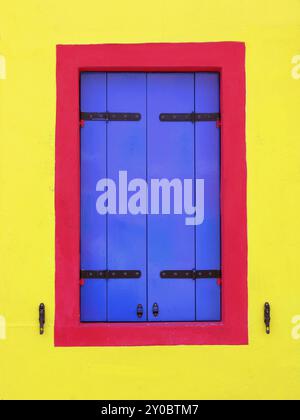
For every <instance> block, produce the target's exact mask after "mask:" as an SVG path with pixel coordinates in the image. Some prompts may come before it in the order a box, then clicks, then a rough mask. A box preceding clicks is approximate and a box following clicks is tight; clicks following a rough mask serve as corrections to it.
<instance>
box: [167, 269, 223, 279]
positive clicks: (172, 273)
mask: <svg viewBox="0 0 300 420" xmlns="http://www.w3.org/2000/svg"><path fill="white" fill-rule="evenodd" d="M221 276H222V272H221V270H165V271H161V272H160V277H161V278H162V279H194V280H196V279H220V278H221Z"/></svg>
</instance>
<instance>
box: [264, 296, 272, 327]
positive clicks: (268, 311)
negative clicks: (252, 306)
mask: <svg viewBox="0 0 300 420" xmlns="http://www.w3.org/2000/svg"><path fill="white" fill-rule="evenodd" d="M264 316H265V326H266V333H267V334H270V332H271V328H270V324H271V306H270V304H269V303H268V302H266V303H265V309H264Z"/></svg>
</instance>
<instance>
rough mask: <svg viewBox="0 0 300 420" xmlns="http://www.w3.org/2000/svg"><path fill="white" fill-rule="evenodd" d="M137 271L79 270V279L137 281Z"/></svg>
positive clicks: (138, 274)
mask: <svg viewBox="0 0 300 420" xmlns="http://www.w3.org/2000/svg"><path fill="white" fill-rule="evenodd" d="M141 275H142V273H141V271H139V270H81V271H80V278H81V279H138V278H140V277H141Z"/></svg>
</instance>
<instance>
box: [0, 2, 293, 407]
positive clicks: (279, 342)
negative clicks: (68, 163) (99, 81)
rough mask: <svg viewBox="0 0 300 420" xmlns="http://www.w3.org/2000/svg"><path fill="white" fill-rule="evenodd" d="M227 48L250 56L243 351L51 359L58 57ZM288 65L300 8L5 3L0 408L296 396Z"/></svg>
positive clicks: (0, 50)
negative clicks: (236, 45) (60, 48)
mask: <svg viewBox="0 0 300 420" xmlns="http://www.w3.org/2000/svg"><path fill="white" fill-rule="evenodd" d="M225 40H227V41H245V42H246V48H247V159H248V222H249V328H250V345H249V346H248V347H197V346H195V347H181V346H179V347H148V348H147V347H140V348H87V349H85V348H81V349H80V348H76V349H68V348H54V346H53V322H54V141H55V131H54V130H55V47H56V44H70V43H76V44H84V43H114V42H122V43H123V42H124V43H131V42H132V43H133V42H134V43H135V42H189V41H194V42H202V41H225ZM297 55H300V1H299V0H286V1H284V2H283V1H279V0H249V1H247V0H214V1H213V2H211V1H199V0H186V1H185V2H183V3H182V1H179V0H172V1H171V0H169V1H164V0H151V1H147V2H146V1H144V2H143V1H140V0H139V1H137V0H134V1H133V0H128V1H127V2H124V1H122V0H114V1H112V2H108V1H101V0H88V2H86V3H82V2H79V1H76V0H72V1H71V0H52V1H50V0H39V1H38V0H28V1H23V0H11V1H7V2H2V4H1V8H0V56H2V58H1V57H0V223H1V228H0V256H1V277H0V320H2V321H1V322H2V324H3V320H4V319H5V321H6V339H5V340H3V338H4V334H3V327H1V325H2V324H1V322H0V327H1V328H2V336H1V334H0V399H1V398H132V399H134V398H197V399H200V398H299V397H300V340H299V339H298V340H297V339H296V338H300V337H299V334H296V332H297V331H294V338H293V337H292V328H293V324H292V318H293V317H294V316H296V315H299V314H300V252H299V251H300V235H299V232H300V222H299V215H300V137H299V130H300V117H299V111H300V70H299V69H297V68H295V69H294V72H293V73H292V69H293V67H295V64H292V60H293V57H295V56H297ZM299 60H300V58H299ZM294 61H295V63H296V61H297V58H294ZM299 62H300V61H299ZM1 63H2V64H1ZM5 63H6V76H5V72H4V70H3V68H4V67H5V66H4V64H5ZM1 69H2V70H1ZM298 70H299V71H298ZM293 76H294V77H293ZM298 76H299V77H298ZM266 300H269V301H270V302H271V304H272V316H273V319H272V335H271V336H269V337H268V336H266V334H265V333H264V325H263V322H262V307H263V304H264V302H265V301H266ZM42 301H44V302H45V304H46V306H47V325H46V333H45V335H44V336H43V337H40V336H39V335H38V325H37V307H38V304H39V303H40V302H42ZM1 316H2V318H1ZM3 317H4V318H3ZM295 321H297V319H295ZM297 322H298V324H299V319H298V321H297ZM298 333H299V330H298Z"/></svg>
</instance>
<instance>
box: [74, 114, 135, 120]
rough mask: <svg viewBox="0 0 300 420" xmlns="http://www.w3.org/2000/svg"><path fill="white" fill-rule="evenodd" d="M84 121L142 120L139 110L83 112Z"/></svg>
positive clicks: (81, 116)
mask: <svg viewBox="0 0 300 420" xmlns="http://www.w3.org/2000/svg"><path fill="white" fill-rule="evenodd" d="M80 118H81V120H83V121H140V119H141V118H142V116H141V114H139V113H137V112H133V113H132V112H81V115H80Z"/></svg>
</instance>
